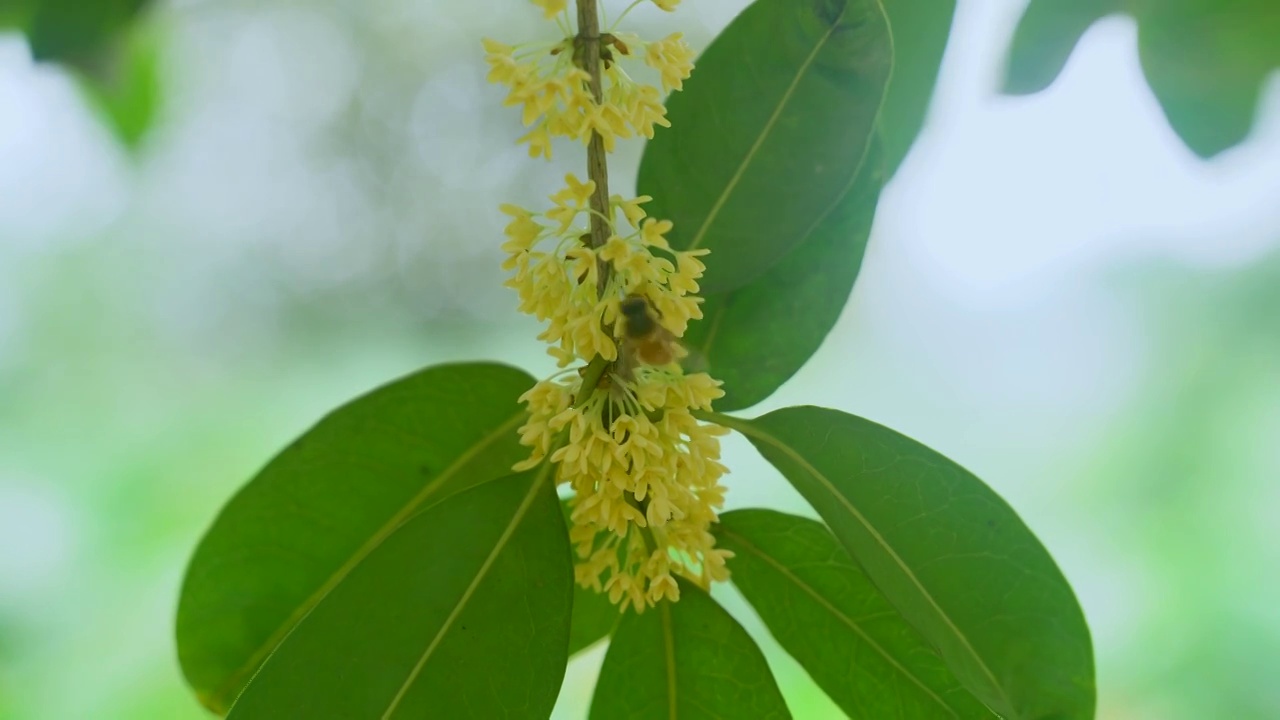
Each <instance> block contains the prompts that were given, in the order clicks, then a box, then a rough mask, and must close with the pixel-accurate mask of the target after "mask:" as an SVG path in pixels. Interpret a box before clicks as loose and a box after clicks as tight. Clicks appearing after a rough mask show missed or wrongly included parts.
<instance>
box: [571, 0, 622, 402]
mask: <svg viewBox="0 0 1280 720" xmlns="http://www.w3.org/2000/svg"><path fill="white" fill-rule="evenodd" d="M574 50H575V55H576V56H577V57H578V59H579V63H580V66H581V67H582V69H584V70H586V71H587V74H588V75H589V76H590V77H591V79H590V87H591V96H592V98H594V99H595V102H596V105H597V106H599V105H602V104H603V103H604V79H603V78H602V77H601V70H600V8H599V6H598V3H597V0H578V35H577V37H576V38H575V39H574ZM587 177H588V178H590V179H591V180H592V181H593V182H594V183H595V188H596V189H595V192H593V193H592V194H591V209H592V210H593V212H592V213H591V247H593V248H601V247H604V244H605V243H606V242H607V241H608V240H609V234H610V232H611V229H610V227H609V219H610V218H612V217H613V213H612V212H611V211H610V209H609V166H608V160H607V158H606V156H605V150H604V138H602V137H600V133H598V132H595V131H592V133H591V140H590V141H589V142H588V143H587ZM597 262H598V265H597V279H596V293H597V294H598V295H599V296H600V297H603V296H604V291H605V288H606V287H607V286H608V284H609V273H610V270H611V267H610V265H609V263H607V262H604V261H603V260H600V261H597ZM608 366H609V362H608V361H607V360H605V359H604V358H602V357H600V356H599V355H597V356H596V357H595V358H593V359H592V360H591V362H590V363H589V364H588V365H587V369H586V372H585V373H584V376H583V379H582V380H583V382H582V390H581V391H580V392H579V393H578V397H577V401H576V402H575V403H574V404H575V405H581V404H582V403H583V402H585V401H586V399H587V398H589V397H591V393H592V392H593V391H594V390H595V388H596V383H598V382H599V380H600V378H601V377H602V376H603V375H604V373H605V371H606V370H608Z"/></svg>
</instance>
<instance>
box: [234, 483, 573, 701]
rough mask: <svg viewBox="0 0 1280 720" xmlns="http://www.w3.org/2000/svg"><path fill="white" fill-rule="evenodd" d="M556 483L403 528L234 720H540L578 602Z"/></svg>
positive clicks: (280, 651)
mask: <svg viewBox="0 0 1280 720" xmlns="http://www.w3.org/2000/svg"><path fill="white" fill-rule="evenodd" d="M552 474H553V469H552V467H551V465H549V464H544V465H543V466H541V467H540V468H536V469H534V470H531V471H528V472H526V473H522V474H520V475H514V476H511V477H508V478H503V479H501V480H496V481H493V482H489V483H486V484H484V485H481V486H480V487H477V488H473V489H471V490H468V491H467V492H464V493H462V494H460V495H455V496H454V497H452V498H450V499H448V500H446V501H444V502H442V503H439V504H436V505H433V506H432V507H430V508H427V509H426V510H425V511H423V512H421V513H419V514H418V515H416V516H414V517H413V518H412V519H410V520H409V521H408V522H406V523H405V524H404V525H403V526H401V527H400V528H399V529H398V530H396V531H395V532H394V533H392V534H391V536H390V537H388V538H387V539H386V541H384V542H383V543H382V544H381V545H380V546H379V547H378V548H377V549H375V550H374V551H373V552H372V553H370V554H369V556H368V557H367V558H365V559H364V561H363V562H361V563H360V564H359V565H358V566H356V568H355V569H353V570H352V571H351V573H350V574H349V575H348V577H347V580H346V581H345V582H343V583H342V584H341V585H339V586H337V587H335V588H334V589H333V591H332V592H330V593H329V594H328V595H327V596H326V597H325V598H324V599H323V600H322V601H321V602H320V604H319V605H317V606H316V608H315V609H314V610H312V612H311V614H309V615H308V616H307V617H306V618H304V619H303V620H302V622H300V623H299V624H298V625H297V627H296V628H294V630H293V632H292V633H290V634H289V637H288V638H286V639H285V641H284V642H283V643H281V644H280V646H279V647H278V648H277V649H276V651H275V652H274V653H272V655H271V657H270V658H269V659H268V660H267V662H266V664H264V665H263V666H262V669H261V670H259V671H258V673H257V674H256V675H255V676H254V678H253V681H252V682H251V683H250V684H249V686H248V687H247V688H246V689H245V691H244V694H243V695H241V696H240V699H239V700H237V701H236V704H235V705H234V706H233V707H232V709H231V715H230V717H231V718H232V719H233V720H253V719H255V718H264V719H265V718H270V719H275V718H286V717H298V718H318V717H327V718H383V720H389V719H390V718H423V717H440V718H477V719H482V720H489V719H490V718H539V717H547V716H548V715H549V714H550V713H551V708H552V707H553V706H554V705H555V701H556V695H557V694H558V693H559V690H560V683H561V681H562V680H563V679H564V669H565V664H566V662H568V656H569V653H568V641H569V615H570V612H571V609H572V608H571V606H572V602H573V600H572V597H573V587H572V586H573V567H572V563H571V562H570V560H569V539H568V534H567V531H566V530H565V526H564V519H563V518H562V517H561V515H560V508H559V503H558V502H557V500H556V494H555V485H554V482H553V481H552Z"/></svg>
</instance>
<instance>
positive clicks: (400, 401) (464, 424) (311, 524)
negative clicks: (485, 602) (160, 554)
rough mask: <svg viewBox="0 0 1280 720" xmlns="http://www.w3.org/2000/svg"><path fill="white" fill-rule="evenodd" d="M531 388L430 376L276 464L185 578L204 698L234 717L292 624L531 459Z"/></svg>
mask: <svg viewBox="0 0 1280 720" xmlns="http://www.w3.org/2000/svg"><path fill="white" fill-rule="evenodd" d="M532 384H533V378H531V377H529V376H528V375H526V374H525V373H523V372H521V371H519V370H515V369H513V368H509V367H504V366H501V365H495V364H487V363H471V364H462V365H444V366H439V367H433V368H429V369H427V370H423V371H421V372H418V373H416V374H413V375H410V376H408V377H406V378H403V379H401V380H398V381H396V382H393V383H391V384H389V385H386V386H385V387H382V388H380V389H378V390H375V391H374V392H372V393H370V394H368V395H365V396H364V397H361V398H358V399H356V400H354V401H352V402H350V403H348V404H347V405H345V406H343V407H341V408H339V409H338V410H336V411H334V412H333V413H331V414H330V415H329V416H327V417H325V418H324V419H323V420H321V421H320V422H319V423H318V424H317V425H316V426H315V427H313V428H312V429H311V430H309V431H307V433H306V434H304V435H303V436H302V437H301V438H299V439H298V440H297V441H295V442H294V443H293V444H292V445H290V446H289V447H288V448H286V449H285V450H284V451H283V452H282V453H280V455H278V456H277V457H276V458H275V459H274V460H272V461H271V463H270V464H268V465H267V467H266V468H265V469H263V471H262V472H261V473H259V474H258V476H257V477H255V478H254V479H253V480H252V481H251V482H250V483H249V484H248V485H246V486H245V487H244V488H243V489H242V490H241V491H240V492H239V493H238V494H237V495H236V496H235V497H234V498H233V499H232V500H231V501H230V502H229V503H228V504H227V506H226V507H225V508H224V509H223V510H222V512H221V514H220V515H219V516H218V519H217V520H216V521H215V522H214V524H213V527H212V528H211V529H210V530H209V532H208V533H207V534H206V535H205V537H204V539H203V540H201V542H200V546H199V547H198V548H197V549H196V552H195V556H194V557H193V558H192V561H191V566H190V567H189V568H188V570H187V576H186V580H185V582H184V584H183V588H182V597H181V600H180V602H179V606H178V621H177V636H178V657H179V659H180V661H181V663H182V669H183V672H184V673H185V674H186V677H187V680H188V682H190V683H191V685H192V687H193V688H194V689H195V691H196V693H197V695H198V696H199V697H200V700H201V702H203V703H204V704H205V705H206V706H207V707H209V708H210V709H211V710H214V711H215V712H219V713H223V712H226V710H227V708H228V707H230V705H231V703H232V701H233V700H235V698H236V696H237V695H238V694H239V693H240V690H241V688H243V687H244V685H245V683H247V682H248V681H249V678H250V677H252V675H253V673H254V671H255V670H257V669H258V667H259V666H260V665H261V664H262V662H263V661H264V660H265V659H266V658H267V656H268V655H269V654H270V653H271V652H272V651H273V650H274V649H275V648H276V646H277V645H279V643H280V641H281V640H283V639H284V637H285V636H286V635H287V634H288V633H289V631H291V630H292V629H293V628H294V626H295V625H296V624H297V623H298V621H299V620H301V619H302V618H303V617H305V616H306V615H307V613H308V612H310V611H311V610H312V609H313V608H314V607H315V606H316V604H317V603H318V602H319V601H320V599H321V598H323V597H324V596H325V595H326V594H328V593H329V592H331V591H332V590H334V589H335V588H337V587H338V586H339V585H341V584H342V582H343V581H344V580H345V578H346V577H347V576H348V574H349V573H350V572H351V570H352V569H353V568H354V567H356V566H357V565H358V564H359V563H360V562H361V560H363V559H364V558H365V557H367V556H368V555H369V554H370V553H371V552H373V551H374V550H375V549H377V547H378V546H379V545H380V544H382V543H383V542H384V541H385V540H386V539H387V538H388V537H389V536H390V535H391V533H392V531H394V530H395V529H396V528H397V527H398V526H400V525H401V524H402V523H404V521H405V520H407V519H408V518H409V517H411V516H412V515H413V514H414V513H416V512H419V511H421V510H422V509H423V508H425V507H427V506H429V505H430V504H431V503H433V502H436V501H439V500H440V499H442V498H444V497H446V496H448V495H449V494H450V493H454V492H458V491H461V490H463V489H466V488H467V487H470V486H472V485H475V484H477V483H481V482H484V481H487V480H491V479H493V478H497V477H502V476H504V475H506V474H507V473H509V472H510V469H511V466H512V464H513V463H515V462H517V461H518V460H520V459H521V458H522V457H523V456H524V455H525V452H524V451H523V450H522V449H521V447H520V446H519V444H518V443H517V438H516V434H515V430H516V428H517V427H518V426H519V425H520V423H521V422H522V420H523V418H524V416H525V415H524V412H523V410H522V408H521V406H520V405H519V404H518V403H517V402H516V398H517V397H518V396H519V395H520V393H522V392H523V391H524V390H526V389H528V388H529V387H530V386H531V385H532ZM566 552H567V551H566Z"/></svg>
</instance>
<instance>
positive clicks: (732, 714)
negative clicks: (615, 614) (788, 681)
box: [590, 580, 791, 720]
mask: <svg viewBox="0 0 1280 720" xmlns="http://www.w3.org/2000/svg"><path fill="white" fill-rule="evenodd" d="M679 582H680V600H679V601H678V602H674V603H672V602H662V603H659V604H658V606H657V607H654V608H650V609H649V610H647V611H645V613H644V614H643V615H637V614H636V613H635V612H628V613H627V614H626V615H625V616H624V617H623V619H622V622H621V624H619V625H618V630H617V632H615V633H614V636H613V641H612V642H610V643H609V652H608V653H607V654H606V655H605V658H604V666H603V667H601V668H600V679H599V680H598V681H597V682H596V692H595V696H594V697H593V698H592V700H591V715H590V717H591V720H628V719H631V718H635V719H636V720H652V719H653V718H668V720H675V719H676V718H680V720H698V719H699V718H751V719H752V720H768V719H769V718H790V717H791V713H790V712H788V710H787V706H786V703H785V702H784V701H783V699H782V693H781V692H779V691H778V685H777V683H776V682H774V679H773V674H772V673H771V672H770V671H769V665H768V663H766V662H765V659H764V654H763V653H761V652H760V648H759V647H758V646H757V645H756V643H755V641H754V640H752V639H751V636H750V635H748V634H747V631H746V630H744V629H743V628H742V626H741V625H739V624H738V621H737V620H734V619H733V616H731V615H730V614H729V613H728V612H726V611H725V609H724V608H722V607H720V604H719V603H717V602H716V601H715V600H712V599H711V596H709V595H707V594H706V593H705V592H703V591H702V590H701V589H699V588H698V587H696V586H694V585H692V584H690V583H688V582H685V581H684V580H680V581H679Z"/></svg>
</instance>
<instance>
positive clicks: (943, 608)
mask: <svg viewBox="0 0 1280 720" xmlns="http://www.w3.org/2000/svg"><path fill="white" fill-rule="evenodd" d="M714 420H715V422H718V423H721V424H723V425H725V426H727V427H730V428H733V429H735V430H737V431H739V432H741V433H742V434H743V435H744V436H746V438H747V439H748V440H750V441H751V443H752V444H753V445H755V446H756V448H757V449H758V450H759V451H760V453H761V454H762V455H764V457H765V458H766V459H767V460H768V461H769V462H770V463H772V464H773V465H774V466H775V467H777V468H778V470H780V471H781V472H782V474H783V475H784V476H786V478H787V479H788V480H789V481H790V482H791V484H792V485H794V486H795V487H796V489H797V490H799V491H800V494H802V495H803V496H804V497H805V499H806V500H808V501H809V504H810V505H812V506H813V508H814V510H816V511H817V512H818V514H819V515H821V516H822V519H823V520H825V521H826V523H827V525H828V526H829V527H830V528H831V531H832V533H833V534H834V535H835V536H836V538H837V539H839V540H840V543H841V544H842V545H844V547H845V549H846V550H848V551H849V553H850V554H851V555H852V556H853V558H854V559H855V560H856V561H857V562H858V563H859V565H861V566H862V568H863V569H864V570H865V571H866V573H867V575H869V576H870V577H871V579H872V581H874V582H875V584H876V586H877V587H879V588H880V589H881V591H882V592H883V593H884V595H885V597H887V598H888V599H889V601H890V602H892V603H893V605H894V606H895V607H897V608H898V611H899V612H900V613H901V614H902V615H903V617H905V618H906V619H907V620H908V621H909V622H910V623H911V624H912V625H914V626H915V627H916V629H917V630H919V631H920V632H921V634H922V635H924V637H925V638H926V639H927V640H928V641H929V642H930V644H932V645H933V646H935V647H936V648H938V650H939V652H940V653H941V655H942V657H943V659H944V660H945V661H946V663H947V665H948V666H949V667H950V668H951V670H952V672H954V673H955V675H956V677H957V678H958V679H959V680H960V681H961V682H962V683H964V685H965V687H966V688H968V689H969V691H970V692H972V693H973V694H974V695H975V696H976V697H977V698H978V699H979V700H981V701H982V702H984V703H985V704H986V705H988V706H989V707H991V708H992V709H993V710H995V711H996V712H997V713H999V714H1000V715H1002V716H1004V717H1006V718H1010V719H1011V720H1015V719H1021V718H1027V719H1031V718H1049V717H1055V718H1092V717H1093V712H1094V700H1095V691H1094V680H1093V651H1092V648H1091V643H1090V639H1089V630H1088V628H1087V626H1086V625H1085V620H1084V615H1083V613H1082V612H1081V610H1080V606H1079V604H1078V603H1077V602H1076V599H1075V596H1074V594H1073V593H1072V592H1071V587H1070V586H1069V585H1068V584H1067V581H1066V579H1065V578H1063V576H1062V573H1061V571H1059V570H1058V567H1057V566H1056V565H1055V564H1054V562H1053V559H1052V558H1050V557H1049V554H1048V552H1046V551H1045V549H1044V547H1043V546H1042V545H1041V544H1040V542H1039V540H1037V539H1036V537H1035V536H1034V535H1033V534H1032V533H1031V531H1030V530H1028V529H1027V527H1026V525H1024V524H1023V523H1022V520H1020V519H1019V518H1018V516H1017V514H1015V513H1014V511H1013V510H1012V509H1011V508H1010V507H1009V506H1008V505H1007V504H1006V503H1005V502H1004V500H1002V499H1001V498H1000V497H999V496H998V495H996V494H995V493H994V492H992V491H991V489H990V488H988V487H987V486H986V485H985V484H983V483H982V481H981V480H979V479H978V478H976V477H974V476H973V475H972V474H970V473H969V472H967V471H966V470H964V468H961V467H960V466H959V465H956V464H955V463H953V462H951V461H950V460H948V459H947V458H945V457H943V456H942V455H940V454H938V453H937V452H935V451H933V450H930V449H929V448H927V447H925V446H924V445H921V444H920V443H918V442H916V441H914V440H912V439H910V438H908V437H906V436H903V435H901V434H899V433H896V432H894V431H893V430H890V429H888V428H886V427H883V426H881V425H877V424H875V423H873V422H870V421H869V420H864V419H862V418H859V417H854V416H852V415H848V414H846V413H842V412H839V411H837V410H828V409H825V408H817V407H797V408H785V409H783V410H778V411H775V412H772V413H769V414H767V415H765V416H763V417H761V418H758V419H756V420H740V419H737V418H730V417H726V416H722V415H715V416H714Z"/></svg>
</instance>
